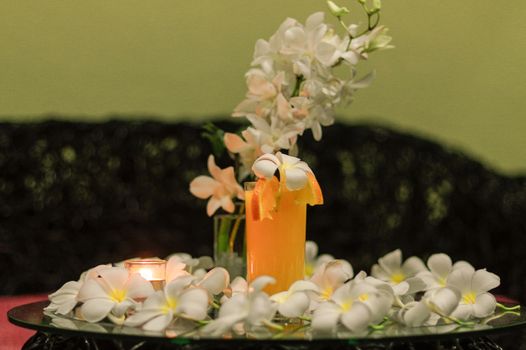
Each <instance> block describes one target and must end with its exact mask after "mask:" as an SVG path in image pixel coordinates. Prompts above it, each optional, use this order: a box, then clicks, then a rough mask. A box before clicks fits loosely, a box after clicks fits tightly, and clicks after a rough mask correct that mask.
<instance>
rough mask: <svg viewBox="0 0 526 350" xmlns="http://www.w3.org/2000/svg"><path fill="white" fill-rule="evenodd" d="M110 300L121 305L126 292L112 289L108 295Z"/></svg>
mask: <svg viewBox="0 0 526 350" xmlns="http://www.w3.org/2000/svg"><path fill="white" fill-rule="evenodd" d="M110 299H111V300H113V301H114V302H116V303H122V302H123V301H124V300H126V291H125V290H124V289H113V290H112V291H111V293H110Z"/></svg>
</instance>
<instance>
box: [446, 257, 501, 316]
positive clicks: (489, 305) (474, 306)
mask: <svg viewBox="0 0 526 350" xmlns="http://www.w3.org/2000/svg"><path fill="white" fill-rule="evenodd" d="M499 285H500V278H499V276H497V275H495V274H494V273H491V272H488V271H486V270H485V269H481V270H476V271H475V269H473V268H470V267H467V266H464V267H462V268H458V269H456V270H454V271H453V272H451V274H450V275H449V277H448V279H447V286H448V287H450V288H454V289H457V290H458V291H459V292H460V295H461V299H460V304H459V305H458V307H457V308H456V309H455V311H454V312H453V313H452V314H451V316H452V317H455V318H458V319H460V320H469V319H470V318H472V317H477V318H482V317H486V316H489V315H491V314H492V313H493V312H494V311H495V307H496V305H497V301H496V300H495V297H494V296H493V295H492V294H491V293H488V291H490V290H491V289H493V288H497V287H498V286H499Z"/></svg>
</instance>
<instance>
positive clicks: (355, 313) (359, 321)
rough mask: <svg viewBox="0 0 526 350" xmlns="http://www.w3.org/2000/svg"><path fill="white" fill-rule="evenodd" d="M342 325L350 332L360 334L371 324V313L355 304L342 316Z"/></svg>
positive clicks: (363, 306) (364, 307)
mask: <svg viewBox="0 0 526 350" xmlns="http://www.w3.org/2000/svg"><path fill="white" fill-rule="evenodd" d="M341 320H342V324H343V325H344V326H345V327H347V329H349V330H350V331H353V332H361V331H363V330H365V329H367V326H369V323H370V322H371V311H370V310H369V308H368V307H367V306H366V305H365V304H364V303H361V302H355V303H354V304H353V305H352V307H351V309H350V310H349V312H346V313H344V314H343V315H342V318H341Z"/></svg>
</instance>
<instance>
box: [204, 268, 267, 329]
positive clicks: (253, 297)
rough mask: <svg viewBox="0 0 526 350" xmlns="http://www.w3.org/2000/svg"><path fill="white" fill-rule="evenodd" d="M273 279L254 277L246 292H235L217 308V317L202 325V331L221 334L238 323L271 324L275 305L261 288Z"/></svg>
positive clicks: (246, 325) (249, 325)
mask: <svg viewBox="0 0 526 350" xmlns="http://www.w3.org/2000/svg"><path fill="white" fill-rule="evenodd" d="M269 283H275V279H274V278H273V277H269V276H260V277H258V278H256V279H255V280H254V281H253V282H252V283H251V284H250V286H249V288H248V290H247V293H236V294H234V295H232V297H231V298H230V299H228V300H226V301H225V302H224V303H223V305H221V308H220V309H219V314H218V317H217V318H216V319H215V320H213V321H211V322H210V323H208V324H207V325H206V326H204V327H203V328H202V329H201V330H202V332H203V333H206V334H211V335H215V336H219V335H223V334H224V333H226V332H227V331H229V330H231V329H232V328H233V327H234V326H236V325H238V324H242V325H244V327H245V328H251V327H260V326H265V325H272V318H273V317H274V315H275V314H276V310H277V307H276V305H275V304H274V303H272V302H271V301H270V299H269V297H268V295H267V294H266V293H265V292H263V291H262V289H263V288H264V287H265V286H266V285H267V284H269Z"/></svg>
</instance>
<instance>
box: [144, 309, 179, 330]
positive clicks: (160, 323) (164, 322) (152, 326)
mask: <svg viewBox="0 0 526 350" xmlns="http://www.w3.org/2000/svg"><path fill="white" fill-rule="evenodd" d="M172 319H173V314H172V313H171V312H169V313H166V314H161V315H159V316H157V317H154V318H153V319H151V320H150V321H148V322H146V323H145V324H144V325H143V326H142V329H144V330H145V331H150V332H161V331H163V330H164V329H166V327H168V325H169V324H170V322H172Z"/></svg>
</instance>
